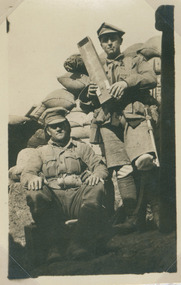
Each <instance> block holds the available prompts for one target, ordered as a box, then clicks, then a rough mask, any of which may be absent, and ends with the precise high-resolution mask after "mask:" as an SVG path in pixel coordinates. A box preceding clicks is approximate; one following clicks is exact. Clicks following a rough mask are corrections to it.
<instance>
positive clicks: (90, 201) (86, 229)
mask: <svg viewBox="0 0 181 285" xmlns="http://www.w3.org/2000/svg"><path fill="white" fill-rule="evenodd" d="M78 197H79V205H80V207H79V209H78V208H77V207H75V202H74V203H73V204H72V207H75V210H76V211H77V213H75V215H76V214H77V217H78V224H77V227H76V230H75V234H74V237H73V240H72V243H71V245H70V247H69V249H68V255H69V256H71V257H73V258H75V259H77V258H82V257H85V255H86V256H89V255H92V254H94V253H95V251H96V242H97V240H98V239H99V238H100V236H101V234H102V233H104V235H105V236H106V230H107V225H108V215H107V210H106V207H105V203H104V202H105V188H104V185H103V184H102V183H98V185H95V186H86V185H84V186H82V187H81V188H80V189H79V191H78V193H77V197H75V201H76V204H77V203H78V199H77V198H78Z"/></svg>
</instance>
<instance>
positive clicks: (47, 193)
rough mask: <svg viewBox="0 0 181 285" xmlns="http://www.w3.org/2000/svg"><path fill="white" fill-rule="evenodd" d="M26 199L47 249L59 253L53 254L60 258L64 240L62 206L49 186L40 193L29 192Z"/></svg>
mask: <svg viewBox="0 0 181 285" xmlns="http://www.w3.org/2000/svg"><path fill="white" fill-rule="evenodd" d="M26 199H27V204H28V206H29V207H30V211H31V214H32V217H33V219H34V221H35V224H36V225H37V227H38V229H39V231H40V233H41V236H42V238H43V240H44V241H45V243H46V244H47V248H49V249H50V252H51V251H52V252H53V251H54V252H55V253H56V251H57V254H54V253H53V257H55V256H56V257H59V254H58V248H61V246H63V244H62V240H63V238H64V220H63V212H62V208H61V204H60V203H59V204H58V201H56V197H54V194H53V192H52V191H51V190H50V189H49V188H48V187H47V186H44V187H43V189H42V190H39V191H28V193H27V198H26ZM48 255H49V253H48ZM51 255H52V254H50V256H51Z"/></svg>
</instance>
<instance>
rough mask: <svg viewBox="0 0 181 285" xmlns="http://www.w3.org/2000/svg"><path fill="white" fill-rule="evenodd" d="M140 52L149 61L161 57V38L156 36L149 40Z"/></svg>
mask: <svg viewBox="0 0 181 285" xmlns="http://www.w3.org/2000/svg"><path fill="white" fill-rule="evenodd" d="M138 52H139V53H141V54H142V55H143V56H144V57H145V58H146V59H147V60H149V59H150V58H152V57H160V56H161V36H155V37H152V38H150V39H149V40H147V41H146V42H145V43H144V44H143V46H142V48H141V49H140V50H139V51H138Z"/></svg>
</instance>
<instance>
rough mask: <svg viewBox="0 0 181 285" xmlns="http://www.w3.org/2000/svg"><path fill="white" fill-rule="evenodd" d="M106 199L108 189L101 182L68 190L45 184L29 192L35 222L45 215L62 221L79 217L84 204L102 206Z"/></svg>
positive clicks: (29, 204) (29, 203) (28, 202)
mask: <svg viewBox="0 0 181 285" xmlns="http://www.w3.org/2000/svg"><path fill="white" fill-rule="evenodd" d="M105 200H106V191H105V188H104V185H103V184H102V183H101V182H99V183H98V184H97V185H95V186H88V185H82V186H81V187H77V188H71V189H67V190H52V189H51V188H49V187H47V186H43V188H42V190H39V191H29V192H28V193H27V204H28V206H29V207H30V211H31V213H32V217H33V219H34V220H35V222H38V221H40V222H41V219H42V218H43V217H47V219H51V218H52V219H54V220H56V221H62V222H63V221H65V220H66V219H74V218H79V213H80V209H81V207H82V206H83V205H86V206H90V207H93V208H94V207H95V208H101V207H102V206H104V205H105Z"/></svg>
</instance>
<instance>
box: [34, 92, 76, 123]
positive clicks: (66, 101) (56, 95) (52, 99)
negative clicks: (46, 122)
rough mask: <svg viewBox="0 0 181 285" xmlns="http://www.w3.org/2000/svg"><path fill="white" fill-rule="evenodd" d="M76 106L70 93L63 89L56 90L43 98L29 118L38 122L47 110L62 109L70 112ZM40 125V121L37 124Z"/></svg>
mask: <svg viewBox="0 0 181 285" xmlns="http://www.w3.org/2000/svg"><path fill="white" fill-rule="evenodd" d="M75 106H76V103H75V97H74V95H73V94H72V93H70V92H69V91H67V90H65V89H57V90H55V91H53V92H51V93H50V94H49V95H47V96H46V97H45V99H44V100H43V101H42V102H41V104H39V105H38V106H37V107H36V108H35V109H34V111H33V112H32V113H31V117H32V118H35V119H36V120H38V119H39V118H40V116H41V115H42V114H43V112H44V111H45V110H46V109H47V108H54V107H63V108H65V109H67V110H69V111H70V110H72V108H74V107H75ZM39 123H40V124H41V123H42V122H41V121H40V122H39Z"/></svg>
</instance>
